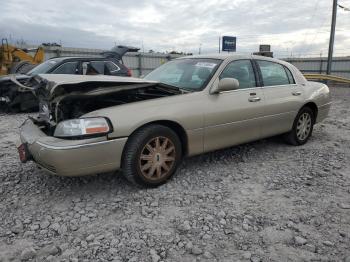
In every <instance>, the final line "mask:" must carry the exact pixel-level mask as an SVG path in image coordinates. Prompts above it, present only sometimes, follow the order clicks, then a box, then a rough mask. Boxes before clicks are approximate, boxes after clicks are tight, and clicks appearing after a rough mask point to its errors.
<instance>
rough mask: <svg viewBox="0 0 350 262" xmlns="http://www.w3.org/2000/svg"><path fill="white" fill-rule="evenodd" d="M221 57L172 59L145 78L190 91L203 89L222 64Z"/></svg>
mask: <svg viewBox="0 0 350 262" xmlns="http://www.w3.org/2000/svg"><path fill="white" fill-rule="evenodd" d="M220 63H221V60H219V59H204V58H185V59H179V60H174V61H170V62H168V63H166V64H164V65H162V66H160V67H158V68H157V69H155V70H153V71H152V72H151V73H149V74H148V75H147V76H146V77H145V79H147V80H153V81H158V82H161V83H164V84H167V85H172V86H176V87H179V88H182V89H185V90H189V91H199V90H202V89H203V88H204V87H205V86H206V84H207V83H208V82H209V81H210V79H211V77H212V76H213V75H214V73H215V71H216V69H217V68H218V66H219V65H220Z"/></svg>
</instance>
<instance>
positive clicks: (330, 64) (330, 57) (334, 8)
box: [327, 0, 338, 75]
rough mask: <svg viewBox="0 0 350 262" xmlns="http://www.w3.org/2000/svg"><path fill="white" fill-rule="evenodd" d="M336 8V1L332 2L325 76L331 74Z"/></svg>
mask: <svg viewBox="0 0 350 262" xmlns="http://www.w3.org/2000/svg"><path fill="white" fill-rule="evenodd" d="M337 8H338V0H333V11H332V26H331V35H330V37H329V48H328V62H327V75H330V74H331V73H332V60H333V48H334V35H335V24H336V22H337Z"/></svg>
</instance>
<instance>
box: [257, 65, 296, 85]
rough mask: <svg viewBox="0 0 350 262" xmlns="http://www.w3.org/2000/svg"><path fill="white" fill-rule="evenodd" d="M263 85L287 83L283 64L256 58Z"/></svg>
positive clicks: (287, 79)
mask: <svg viewBox="0 0 350 262" xmlns="http://www.w3.org/2000/svg"><path fill="white" fill-rule="evenodd" d="M257 63H258V65H259V67H260V71H261V76H262V80H263V83H264V86H278V85H289V78H288V75H287V71H286V70H285V68H284V66H283V65H280V64H277V63H274V62H270V61H262V60H257Z"/></svg>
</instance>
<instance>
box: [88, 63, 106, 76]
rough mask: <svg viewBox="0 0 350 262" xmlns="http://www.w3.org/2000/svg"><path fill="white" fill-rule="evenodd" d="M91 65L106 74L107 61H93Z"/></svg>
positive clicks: (99, 72)
mask: <svg viewBox="0 0 350 262" xmlns="http://www.w3.org/2000/svg"><path fill="white" fill-rule="evenodd" d="M90 65H91V67H92V68H93V69H94V70H95V71H96V72H97V73H98V74H101V75H104V74H105V62H104V61H91V62H90Z"/></svg>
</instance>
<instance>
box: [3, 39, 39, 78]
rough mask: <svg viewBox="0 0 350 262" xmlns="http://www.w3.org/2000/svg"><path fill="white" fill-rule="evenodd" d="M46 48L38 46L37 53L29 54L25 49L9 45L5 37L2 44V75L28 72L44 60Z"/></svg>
mask: <svg viewBox="0 0 350 262" xmlns="http://www.w3.org/2000/svg"><path fill="white" fill-rule="evenodd" d="M44 55H45V53H44V49H43V48H42V47H38V48H37V49H36V52H35V55H34V56H31V55H29V54H28V50H23V49H20V48H17V47H15V46H12V45H9V44H8V41H7V39H6V38H3V39H2V41H1V46H0V75H7V74H17V73H18V74H20V73H27V72H28V71H29V70H30V69H32V68H33V67H35V66H36V65H37V64H40V63H42V62H43V61H44Z"/></svg>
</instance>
